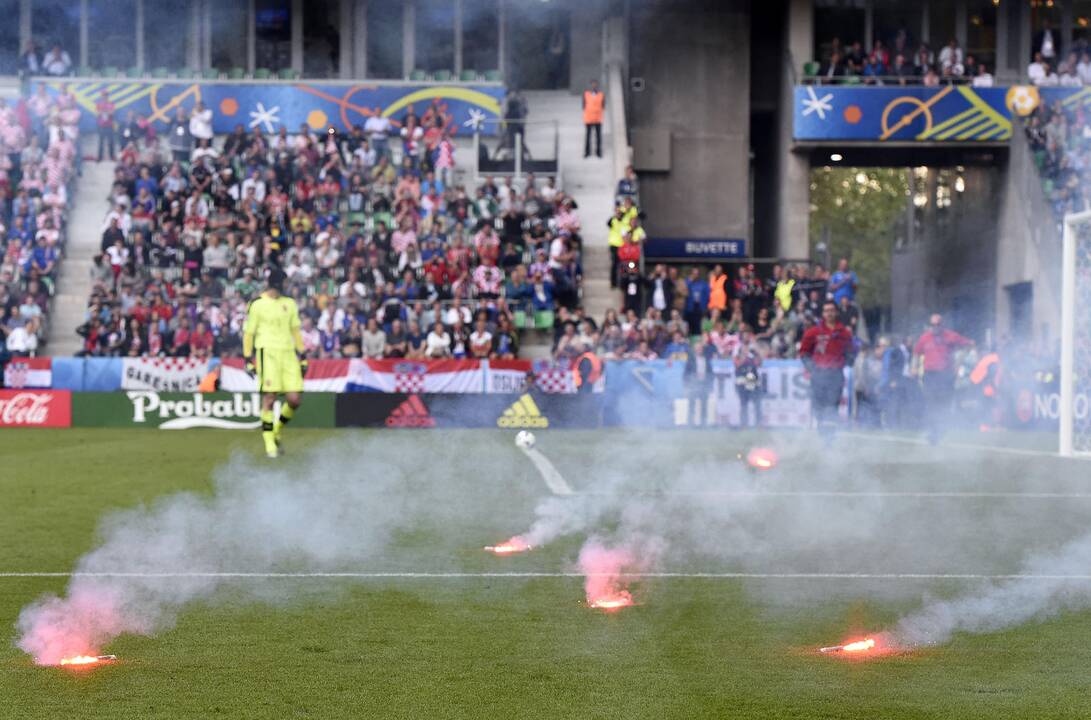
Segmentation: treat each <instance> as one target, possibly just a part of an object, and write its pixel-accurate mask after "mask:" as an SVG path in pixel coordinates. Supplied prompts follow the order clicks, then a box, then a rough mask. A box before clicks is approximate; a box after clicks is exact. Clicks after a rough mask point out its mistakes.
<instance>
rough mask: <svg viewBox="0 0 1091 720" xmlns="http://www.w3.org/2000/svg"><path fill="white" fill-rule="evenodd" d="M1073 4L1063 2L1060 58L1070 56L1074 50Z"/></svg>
mask: <svg viewBox="0 0 1091 720" xmlns="http://www.w3.org/2000/svg"><path fill="white" fill-rule="evenodd" d="M1072 5H1073V3H1070V2H1066V3H1061V55H1060V57H1059V58H1058V59H1059V60H1062V61H1063V60H1064V59H1065V58H1066V57H1068V53H1069V52H1070V51H1071V50H1072V22H1073V16H1072Z"/></svg>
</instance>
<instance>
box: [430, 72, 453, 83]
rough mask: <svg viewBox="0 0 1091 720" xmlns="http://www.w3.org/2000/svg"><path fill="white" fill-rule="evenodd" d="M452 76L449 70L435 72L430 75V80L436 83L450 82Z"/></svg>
mask: <svg viewBox="0 0 1091 720" xmlns="http://www.w3.org/2000/svg"><path fill="white" fill-rule="evenodd" d="M452 75H453V73H452V72H451V71H450V70H436V71H435V72H434V73H432V79H433V80H435V81H436V82H451V77H452Z"/></svg>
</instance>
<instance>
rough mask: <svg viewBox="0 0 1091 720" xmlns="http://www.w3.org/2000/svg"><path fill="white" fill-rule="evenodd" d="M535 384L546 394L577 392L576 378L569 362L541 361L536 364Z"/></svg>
mask: <svg viewBox="0 0 1091 720" xmlns="http://www.w3.org/2000/svg"><path fill="white" fill-rule="evenodd" d="M534 384H535V385H537V386H538V389H539V390H541V391H542V392H544V393H549V394H567V393H574V392H576V378H575V376H574V375H573V373H572V366H571V365H570V364H569V363H567V362H554V361H552V360H540V361H537V362H535V363H534Z"/></svg>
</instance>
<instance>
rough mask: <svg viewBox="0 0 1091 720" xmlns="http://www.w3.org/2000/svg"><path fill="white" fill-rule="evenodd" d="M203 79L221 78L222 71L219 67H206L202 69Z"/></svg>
mask: <svg viewBox="0 0 1091 720" xmlns="http://www.w3.org/2000/svg"><path fill="white" fill-rule="evenodd" d="M201 79H202V80H219V79H220V71H219V70H218V69H217V68H205V69H204V70H202V71H201Z"/></svg>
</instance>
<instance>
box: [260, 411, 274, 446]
mask: <svg viewBox="0 0 1091 720" xmlns="http://www.w3.org/2000/svg"><path fill="white" fill-rule="evenodd" d="M261 437H262V439H263V440H264V441H265V454H266V455H268V456H269V457H272V458H275V457H276V456H277V437H276V433H275V432H274V431H273V411H272V410H262V411H261Z"/></svg>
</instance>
